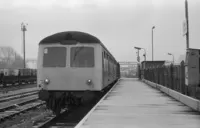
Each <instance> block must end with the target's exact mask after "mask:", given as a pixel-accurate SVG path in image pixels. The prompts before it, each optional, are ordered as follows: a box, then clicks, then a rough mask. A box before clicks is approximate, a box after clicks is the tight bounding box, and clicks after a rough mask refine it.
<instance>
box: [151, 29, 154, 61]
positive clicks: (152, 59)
mask: <svg viewBox="0 0 200 128" xmlns="http://www.w3.org/2000/svg"><path fill="white" fill-rule="evenodd" d="M153 29H155V26H153V27H152V28H151V30H152V61H153Z"/></svg>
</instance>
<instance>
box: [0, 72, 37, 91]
mask: <svg viewBox="0 0 200 128" xmlns="http://www.w3.org/2000/svg"><path fill="white" fill-rule="evenodd" d="M36 75H37V70H36V69H0V85H1V86H3V87H6V86H7V85H14V84H16V83H17V84H22V83H34V82H36V78H37V77H36Z"/></svg>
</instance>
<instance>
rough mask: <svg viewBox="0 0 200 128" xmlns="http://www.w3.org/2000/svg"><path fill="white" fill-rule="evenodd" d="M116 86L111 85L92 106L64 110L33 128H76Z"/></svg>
mask: <svg viewBox="0 0 200 128" xmlns="http://www.w3.org/2000/svg"><path fill="white" fill-rule="evenodd" d="M113 85H114V84H112V85H110V86H109V87H108V88H107V89H106V90H105V91H104V92H103V93H101V94H100V95H99V96H98V97H97V98H96V99H95V100H94V101H93V102H91V103H90V104H84V105H82V106H77V107H71V108H68V109H65V110H62V112H61V114H60V115H59V116H55V115H49V116H46V117H44V118H43V119H42V120H40V121H37V122H35V123H33V124H32V127H33V128H49V127H60V126H61V127H62V126H64V127H67V128H73V127H75V126H76V125H77V124H78V123H79V122H80V121H81V119H82V118H84V116H85V115H86V114H87V113H88V112H89V111H90V110H91V109H92V108H93V107H94V106H95V105H96V104H97V103H98V101H99V100H100V99H101V98H102V97H103V96H104V95H105V94H107V92H108V91H109V90H110V89H111V88H112V87H113Z"/></svg>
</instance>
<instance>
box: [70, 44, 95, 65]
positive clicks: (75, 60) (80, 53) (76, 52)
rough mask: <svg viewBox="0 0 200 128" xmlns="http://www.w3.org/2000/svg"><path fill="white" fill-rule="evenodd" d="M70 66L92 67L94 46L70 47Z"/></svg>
mask: <svg viewBox="0 0 200 128" xmlns="http://www.w3.org/2000/svg"><path fill="white" fill-rule="evenodd" d="M71 67H94V48H93V47H72V48H71Z"/></svg>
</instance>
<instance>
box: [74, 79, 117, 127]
mask: <svg viewBox="0 0 200 128" xmlns="http://www.w3.org/2000/svg"><path fill="white" fill-rule="evenodd" d="M120 80H121V78H120V79H119V80H118V81H117V82H116V83H115V85H114V86H113V87H112V88H111V89H110V90H109V91H108V92H107V93H106V94H105V95H104V96H103V98H101V100H100V101H99V102H98V103H97V104H96V105H95V106H94V107H93V108H92V109H91V110H90V111H89V112H88V113H87V115H86V116H85V117H84V118H83V119H82V120H81V121H80V122H79V123H78V124H77V125H76V126H75V128H80V126H82V125H83V123H84V122H85V121H86V120H87V119H88V117H89V116H90V115H91V114H92V112H93V111H94V110H95V108H96V107H97V106H98V105H99V104H100V103H101V102H102V101H103V100H104V99H105V97H106V96H107V95H108V94H109V93H110V92H111V91H112V90H113V89H114V87H115V86H116V85H117V84H118V82H119V81H120Z"/></svg>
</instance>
